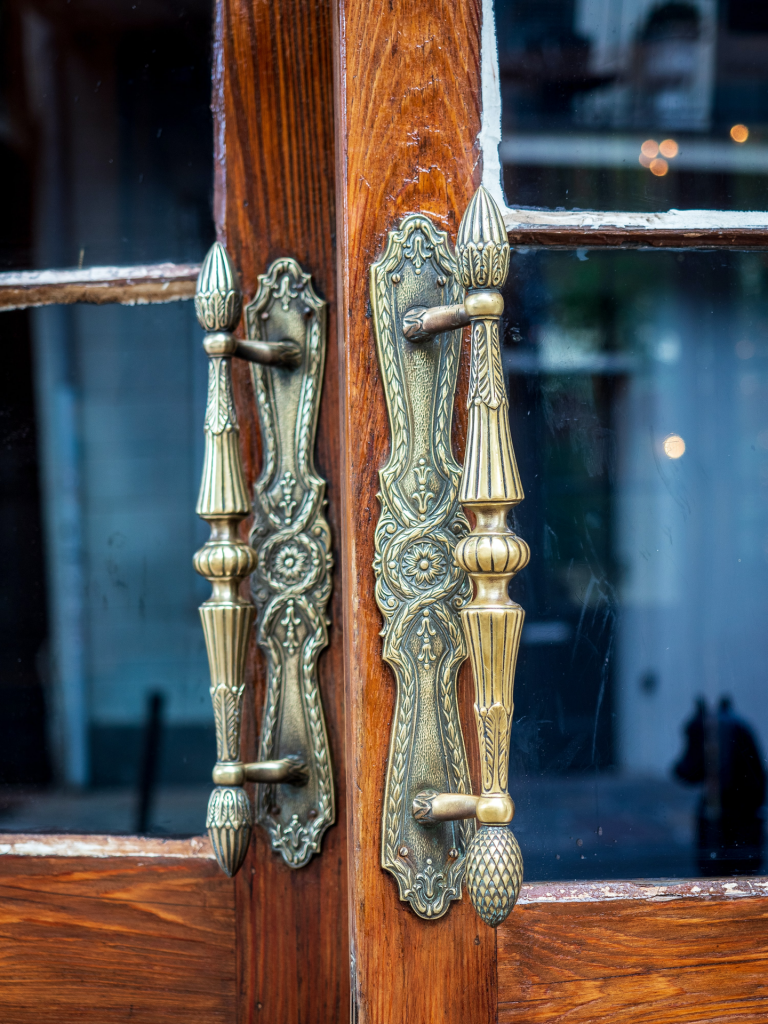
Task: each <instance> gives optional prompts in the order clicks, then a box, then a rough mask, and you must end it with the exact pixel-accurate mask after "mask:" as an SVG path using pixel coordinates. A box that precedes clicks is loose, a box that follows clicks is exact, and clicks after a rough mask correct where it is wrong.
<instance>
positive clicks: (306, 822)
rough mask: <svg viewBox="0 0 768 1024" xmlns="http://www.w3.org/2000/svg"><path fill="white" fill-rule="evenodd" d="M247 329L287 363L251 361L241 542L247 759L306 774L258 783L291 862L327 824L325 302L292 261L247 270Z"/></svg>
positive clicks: (314, 849) (302, 856) (268, 825)
mask: <svg viewBox="0 0 768 1024" xmlns="http://www.w3.org/2000/svg"><path fill="white" fill-rule="evenodd" d="M245 323H246V329H247V332H248V337H249V338H252V339H259V340H262V341H277V340H279V339H286V338H287V339H293V340H294V341H297V342H299V343H300V345H301V358H300V362H299V365H298V366H297V367H293V368H292V367H279V366H262V365H258V364H255V363H252V364H251V373H252V377H253V386H254V389H255V392H256V405H257V408H258V412H259V420H260V423H261V437H262V445H263V455H264V464H263V469H262V472H261V475H260V477H259V479H258V480H257V481H256V484H255V487H254V502H253V511H254V522H253V528H252V530H251V534H250V543H251V546H252V548H253V549H254V550H255V552H256V569H255V571H254V573H253V575H252V576H251V591H252V594H253V599H254V603H255V604H256V607H257V609H258V633H257V638H258V642H259V645H260V646H261V648H262V650H263V651H264V653H265V655H266V658H267V666H268V669H267V671H268V678H267V695H266V702H265V707H264V717H263V720H262V729H261V746H260V751H259V759H260V760H261V761H271V760H276V759H279V758H282V757H286V756H290V755H294V756H296V755H298V756H300V757H301V759H302V760H303V761H304V762H305V764H306V765H307V767H308V771H309V780H308V782H307V784H306V786H303V787H301V788H299V787H296V786H291V785H287V784H283V783H280V784H261V785H260V786H259V791H258V795H257V820H258V822H259V824H260V825H262V826H263V827H264V828H265V829H266V830H267V832H268V833H269V836H270V839H271V842H272V848H273V849H274V850H277V851H279V852H280V853H281V854H282V856H283V858H284V860H285V862H286V864H288V865H289V866H290V867H292V868H299V867H302V866H303V865H304V864H306V863H307V862H308V861H309V859H310V858H311V857H312V854H314V853H318V852H319V850H320V843H321V840H322V836H323V833H324V832H325V830H326V829H327V828H328V826H329V825H331V824H333V822H334V820H335V803H334V792H333V778H332V772H331V757H330V748H329V744H328V735H327V732H326V727H325V718H324V716H323V708H322V702H321V698H320V691H319V688H318V679H317V659H318V656H319V654H320V652H321V651H322V649H323V648H324V647H325V646H326V645H327V643H328V628H327V627H328V619H327V617H326V606H327V604H328V598H329V596H330V593H331V575H330V573H331V568H332V565H333V557H332V555H331V533H330V529H329V527H328V523H327V522H326V520H325V517H324V515H323V506H324V504H325V481H324V480H323V479H322V478H321V477H319V476H318V475H317V473H316V472H315V467H314V458H313V451H314V446H315V432H316V429H317V415H318V408H319V404H320V392H321V388H322V378H323V366H324V364H325V345H326V304H325V302H323V301H322V300H321V299H319V298H318V297H317V295H316V294H315V292H314V289H313V288H312V283H311V278H310V275H309V274H305V273H304V272H303V271H302V269H301V267H300V266H299V264H298V263H297V262H296V261H295V260H292V259H280V260H276V261H275V262H274V263H273V264H272V265H271V266H270V268H269V270H268V272H267V273H266V274H264V275H262V276H260V277H259V290H258V293H257V295H256V297H255V298H254V300H253V302H251V303H250V305H248V306H247V307H246V309H245Z"/></svg>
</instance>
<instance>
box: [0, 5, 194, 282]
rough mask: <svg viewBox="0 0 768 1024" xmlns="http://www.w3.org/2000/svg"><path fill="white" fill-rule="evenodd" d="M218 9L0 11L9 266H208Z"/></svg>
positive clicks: (1, 161)
mask: <svg viewBox="0 0 768 1024" xmlns="http://www.w3.org/2000/svg"><path fill="white" fill-rule="evenodd" d="M210 34H211V3H210V0H192V2H187V3H184V4H173V3H165V2H161V3H153V4H142V3H131V2H117V0H50V2H49V3H46V4H44V5H43V4H40V5H32V4H28V3H27V4H25V3H22V2H14V0H2V2H0V184H1V185H2V189H3V194H4V196H6V197H12V202H10V203H7V204H6V213H5V216H4V221H3V229H2V231H1V232H0V269H7V268H31V267H68V266H77V265H78V264H79V265H81V266H82V265H85V266H88V265H105V264H106V265H112V264H121V263H122V264H126V263H127V264H131V263H142V262H146V261H158V260H170V261H176V262H184V261H196V260H198V259H201V258H202V256H203V254H204V253H205V251H206V249H207V247H208V245H209V244H210V242H211V241H212V240H213V224H212V216H211V191H212V183H213V133H212V126H211V115H210V110H209V107H210V96H211V78H210V54H209V50H210Z"/></svg>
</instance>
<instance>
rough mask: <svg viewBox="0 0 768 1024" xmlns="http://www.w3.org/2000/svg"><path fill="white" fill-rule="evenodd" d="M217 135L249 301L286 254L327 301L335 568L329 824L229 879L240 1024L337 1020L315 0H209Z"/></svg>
mask: <svg viewBox="0 0 768 1024" xmlns="http://www.w3.org/2000/svg"><path fill="white" fill-rule="evenodd" d="M214 33H215V39H214V54H213V69H214V95H213V111H214V139H215V147H216V152H215V161H216V194H215V200H214V204H215V214H216V228H217V235H218V237H219V239H220V241H222V242H224V243H225V244H226V245H227V248H228V250H229V252H230V255H231V256H232V258H233V260H234V261H235V263H236V264H237V266H238V269H239V271H240V274H241V279H242V285H243V291H244V293H245V295H246V296H248V297H249V298H250V297H252V296H253V295H254V293H255V291H256V288H257V277H258V275H259V274H262V273H265V272H266V270H267V267H268V265H269V263H270V262H271V261H272V260H274V259H276V258H278V257H281V256H292V257H294V258H295V259H297V260H298V261H299V262H300V263H301V265H302V267H303V269H304V270H305V271H307V272H309V273H311V274H312V278H313V284H314V287H315V289H316V291H317V292H318V293H319V294H320V295H321V296H322V297H323V298H324V299H326V300H327V301H328V303H329V307H328V308H329V322H328V332H329V333H328V338H329V344H328V350H327V356H326V366H325V379H324V384H323V394H322V399H321V405H320V419H319V426H318V435H317V436H318V441H317V448H316V453H315V460H316V465H317V470H318V472H319V473H320V475H321V476H323V477H324V478H325V479H326V480H327V492H326V493H327V497H328V502H329V505H328V510H327V517H328V520H329V522H330V525H331V530H332V534H333V546H334V559H335V563H336V568H335V571H334V577H333V594H332V597H331V603H330V605H329V614H330V617H331V623H332V624H331V629H330V646H329V648H328V649H327V650H325V651H324V652H323V653H322V655H321V656H320V661H319V672H320V688H321V692H322V697H323V704H324V710H325V715H326V721H327V725H328V732H329V737H330V741H331V748H332V757H333V767H334V776H335V785H336V805H337V824H336V825H335V826H334V827H333V828H331V829H329V831H328V832H327V833H326V835H325V837H324V839H323V846H322V853H321V854H320V856H316V857H313V858H312V860H311V862H310V863H309V865H308V866H307V867H304V868H301V869H299V870H295V871H292V870H291V869H290V868H288V867H286V865H285V864H284V863H283V860H282V858H281V857H279V856H278V855H277V854H275V853H273V852H272V851H271V849H270V847H269V843H268V841H267V838H266V836H265V833H264V832H263V830H262V829H260V828H257V829H256V830H255V831H254V839H253V842H252V843H251V848H250V851H249V853H248V857H247V859H246V861H245V864H244V865H243V867H242V869H241V871H240V873H239V874H238V875H237V877H236V879H235V880H234V882H233V883H232V884H233V885H234V886H235V890H236V895H237V927H238V938H237V947H238V1012H237V1018H236V1019H237V1021H238V1024H258V1022H260V1021H261V1022H264V1024H299V1022H302V1024H339V1021H344V1020H346V1018H347V1015H348V1013H349V943H348V931H347V896H346V849H347V847H346V833H345V803H346V800H345V790H344V786H345V773H344V710H343V667H342V645H341V620H342V610H341V587H342V580H341V572H340V561H341V559H340V551H339V537H340V524H339V496H340V489H341V488H340V479H339V464H340V444H339V408H338V396H339V389H338V379H339V369H338V361H337V347H336V345H335V335H336V302H335V298H336V293H335V252H334V231H335V210H334V202H335V192H334V167H335V162H334V135H333V80H332V62H333V54H332V22H331V10H330V5H329V3H327V2H326V3H323V2H319V3H317V2H315V0H280V3H279V4H276V3H274V0H216V7H215V15H214ZM233 377H234V388H235V401H236V404H237V406H238V418H239V421H240V425H241V443H242V453H243V459H244V463H245V466H246V471H247V476H248V482H249V485H252V484H253V481H254V479H255V477H256V475H257V474H258V472H259V469H260V461H261V451H260V438H259V429H258V425H257V419H256V410H255V406H254V398H253V391H252V388H251V384H250V377H249V371H248V368H247V367H245V366H242V365H237V361H235V366H234V373H233ZM247 679H248V682H249V684H250V682H251V681H252V682H253V684H254V686H253V688H251V687H250V685H249V687H248V688H247V693H248V699H247V701H246V706H245V714H244V725H243V756H244V757H246V758H248V759H253V758H254V757H255V756H256V751H257V744H258V730H259V727H260V724H261V717H262V708H263V700H264V684H265V666H264V660H263V657H262V654H261V652H260V651H259V650H258V648H257V647H256V645H255V643H252V644H251V648H250V652H249V660H248V669H247Z"/></svg>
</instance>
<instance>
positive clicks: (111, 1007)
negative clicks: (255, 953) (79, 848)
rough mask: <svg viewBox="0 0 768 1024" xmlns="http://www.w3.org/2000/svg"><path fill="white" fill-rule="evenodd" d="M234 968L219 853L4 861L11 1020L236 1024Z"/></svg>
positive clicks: (2, 921)
mask: <svg viewBox="0 0 768 1024" xmlns="http://www.w3.org/2000/svg"><path fill="white" fill-rule="evenodd" d="M235 968H236V956H235V907H234V892H233V889H232V883H231V881H230V880H229V879H227V878H225V877H224V876H223V875H222V874H221V872H220V871H219V869H218V866H217V865H216V863H215V861H212V860H208V859H199V858H192V857H184V858H178V859H172V860H171V859H168V860H157V859H154V860H152V859H142V858H135V857H130V858H125V857H116V858H105V859H96V858H91V857H76V858H70V857H51V858H48V857H0V1020H2V1022H3V1024H62V1021H64V1022H66V1021H79V1022H82V1024H105V1022H106V1021H110V1022H115V1024H117V1022H120V1021H130V1022H131V1024H177V1022H178V1024H189V1022H190V1021H194V1022H195V1024H232V1022H233V1020H234V1017H233V1011H234V1007H235Z"/></svg>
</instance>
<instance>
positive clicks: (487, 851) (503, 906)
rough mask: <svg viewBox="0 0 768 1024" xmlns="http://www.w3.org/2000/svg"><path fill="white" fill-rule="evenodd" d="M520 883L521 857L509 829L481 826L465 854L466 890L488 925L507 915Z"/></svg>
mask: <svg viewBox="0 0 768 1024" xmlns="http://www.w3.org/2000/svg"><path fill="white" fill-rule="evenodd" d="M522 882H523V857H522V854H521V853H520V847H519V846H518V845H517V840H516V839H515V837H514V835H513V833H512V830H511V829H509V828H506V827H505V826H503V825H502V826H499V825H482V826H481V827H480V828H479V829H478V830H477V832H476V834H475V838H474V839H473V840H472V845H471V846H470V848H469V851H468V853H467V889H468V891H469V898H470V900H471V901H472V906H473V907H474V908H475V910H476V911H477V913H478V914H479V915H480V917H481V918H482V919H483V921H485V923H486V924H487V925H490V927H491V928H496V927H497V926H498V925H500V924H501V923H502V921H504V920H505V918H506V917H507V916H508V914H509V913H510V911H511V910H512V908H513V907H514V905H515V903H516V902H517V897H518V896H519V894H520V886H521V885H522Z"/></svg>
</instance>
